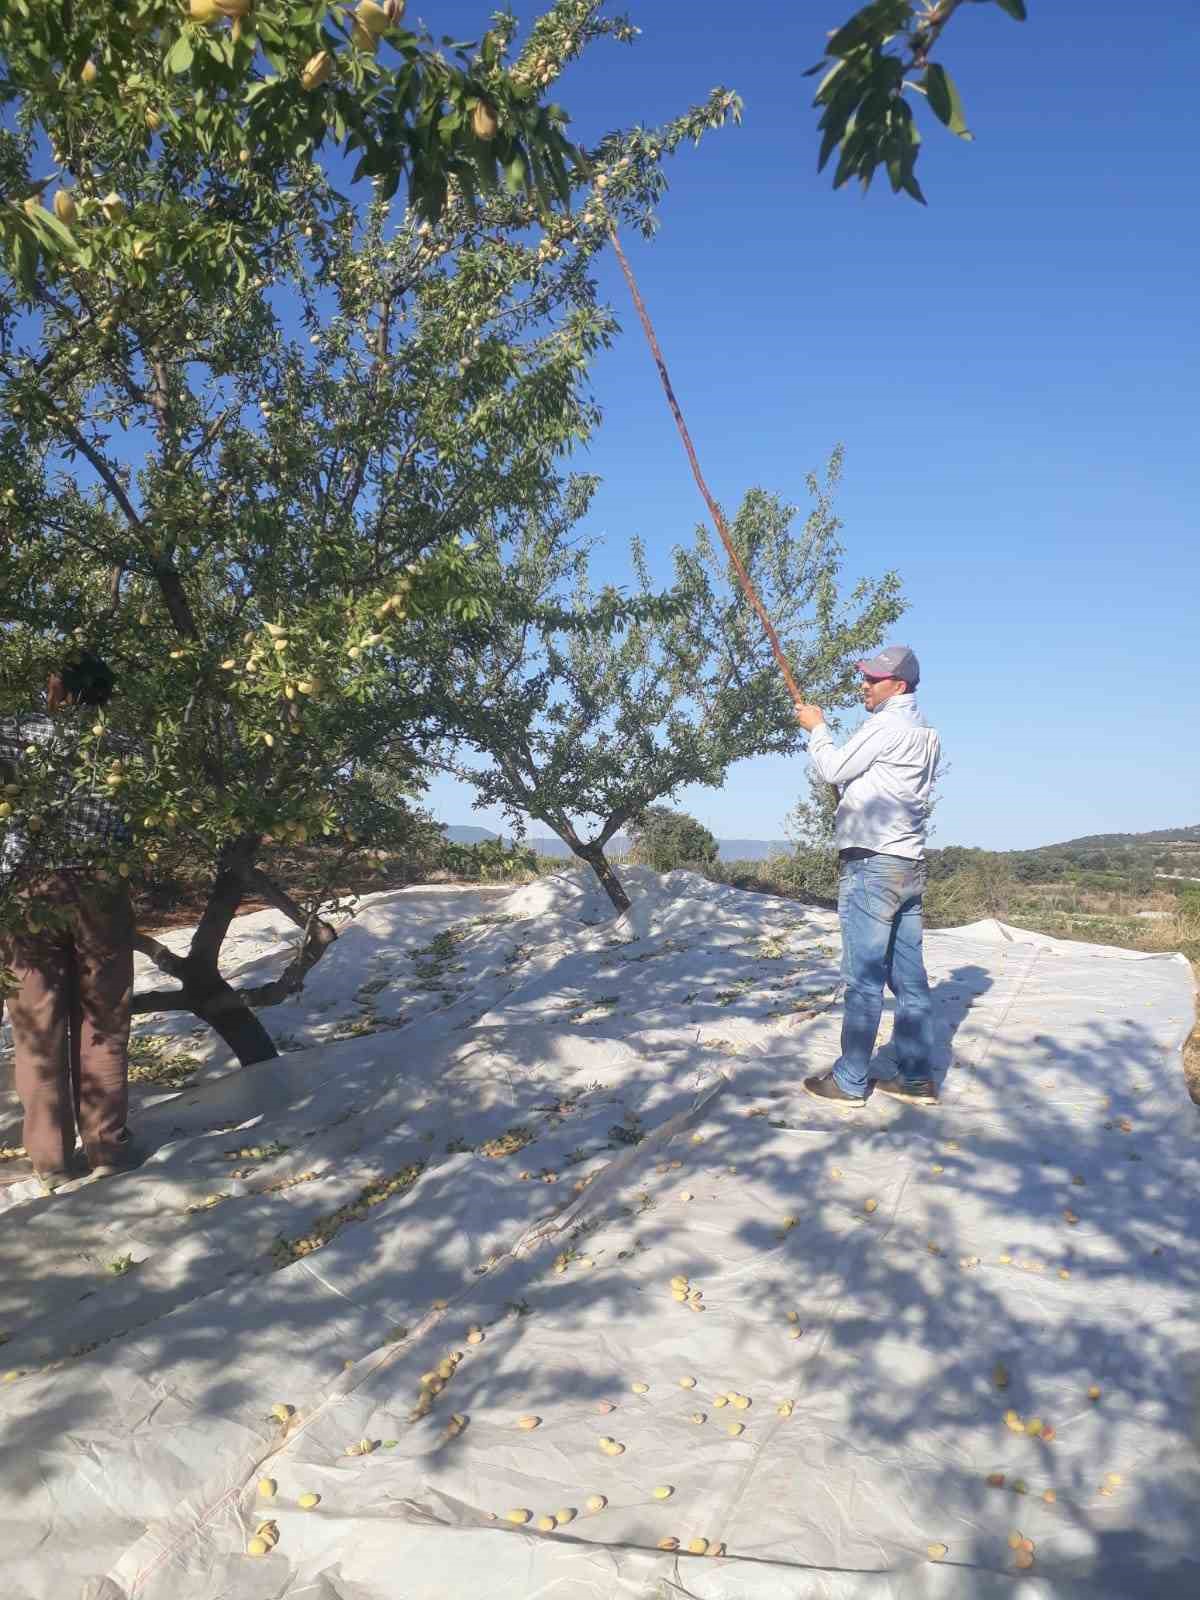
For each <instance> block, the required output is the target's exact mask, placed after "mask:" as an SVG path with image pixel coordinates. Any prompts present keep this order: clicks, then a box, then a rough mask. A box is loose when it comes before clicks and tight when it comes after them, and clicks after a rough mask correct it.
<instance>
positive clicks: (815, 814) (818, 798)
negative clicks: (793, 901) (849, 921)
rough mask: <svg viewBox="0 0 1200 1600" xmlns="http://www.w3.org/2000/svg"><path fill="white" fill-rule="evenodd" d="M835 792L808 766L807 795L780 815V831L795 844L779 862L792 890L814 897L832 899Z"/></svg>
mask: <svg viewBox="0 0 1200 1600" xmlns="http://www.w3.org/2000/svg"><path fill="white" fill-rule="evenodd" d="M837 808H838V792H837V790H836V789H835V788H834V787H833V785H832V784H828V783H825V782H823V781H822V780H821V778H820V777H818V775H817V773H816V772H815V770H814V769H813V768H812V767H810V768H809V771H808V798H807V799H800V800H797V801H796V804H795V805H794V806H793V807H792V809H791V811H789V812H788V814H787V816H786V817H785V818H784V824H783V827H784V832H785V833H786V834H787V836H788V838H789V839H790V840H791V841H792V844H793V845H794V846H795V848H794V850H793V851H792V854H791V855H790V856H786V857H784V859H783V860H782V861H781V863H780V866H781V869H782V873H783V876H784V879H785V881H786V882H787V884H788V886H789V887H790V888H791V889H792V891H793V892H794V893H795V894H798V895H800V896H801V897H805V898H807V897H812V898H813V899H816V900H836V899H837V888H838V857H837V847H836V845H835V843H834V837H833V823H834V818H835V816H836V815H837Z"/></svg>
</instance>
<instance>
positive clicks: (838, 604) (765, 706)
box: [445, 454, 904, 911]
mask: <svg viewBox="0 0 1200 1600" xmlns="http://www.w3.org/2000/svg"><path fill="white" fill-rule="evenodd" d="M840 459H841V458H840V454H836V455H835V456H834V458H833V461H832V462H831V465H830V470H829V473H828V476H827V477H826V479H825V481H824V482H823V483H821V482H818V480H817V479H816V478H815V477H810V478H809V481H808V486H809V491H810V493H811V494H812V496H813V501H814V504H813V508H812V510H811V512H810V513H809V516H808V517H807V519H806V520H805V521H804V523H803V524H802V525H801V526H800V527H799V528H797V527H795V526H794V524H795V521H796V508H795V507H794V506H790V505H786V504H785V503H784V502H783V501H781V500H780V499H778V498H777V497H776V496H775V495H772V494H769V493H767V492H766V491H765V490H763V489H753V490H751V491H750V493H749V494H747V496H746V498H745V500H744V501H743V503H742V506H741V509H740V510H739V512H738V514H737V516H736V517H735V518H734V519H733V522H732V525H731V534H732V538H733V540H734V544H735V548H737V550H738V553H739V556H740V557H741V559H742V561H743V562H744V564H745V566H746V568H747V570H748V571H749V572H750V573H751V576H752V578H753V580H754V583H755V586H756V587H757V589H758V591H759V594H760V596H761V597H762V601H763V604H764V605H765V607H766V609H767V612H768V614H769V615H770V617H771V620H772V623H773V625H774V627H775V629H776V631H777V633H778V635H779V638H780V640H781V642H782V646H783V649H784V650H785V652H786V653H787V655H788V657H789V659H790V661H791V663H792V667H793V670H794V672H795V674H796V677H797V679H798V680H799V682H801V683H803V684H804V685H805V687H806V690H807V692H808V693H809V694H810V695H811V696H812V698H813V699H819V700H820V702H821V704H823V705H825V706H829V707H833V708H835V709H836V708H837V707H839V706H848V705H850V704H851V703H852V702H853V701H854V699H855V698H856V694H857V690H856V683H857V678H856V674H855V670H854V665H853V663H854V661H855V660H856V659H857V658H858V657H860V656H862V655H863V654H864V653H867V652H869V651H870V650H872V649H874V648H875V647H876V646H877V645H878V644H879V642H880V640H881V639H882V638H883V635H884V633H885V632H886V630H887V628H888V627H889V626H890V625H891V623H892V622H894V621H895V619H896V618H897V617H898V616H899V615H900V614H901V612H902V611H903V609H904V603H903V601H902V600H901V599H900V595H899V581H898V579H897V578H896V576H895V574H893V573H887V574H885V575H884V577H882V578H880V579H863V580H862V581H861V582H859V583H858V584H856V585H855V586H854V587H853V588H852V589H851V590H850V591H849V592H848V593H845V594H843V593H841V592H840V591H839V576H840V571H841V561H842V549H841V546H840V545H839V543H838V541H837V537H836V535H837V530H838V527H839V523H838V521H837V519H836V517H835V516H834V514H833V505H832V494H833V489H834V486H835V484H836V481H837V476H838V471H839V468H840ZM592 487H593V485H592V484H591V483H590V482H589V481H588V480H583V479H577V480H575V481H574V482H573V483H572V484H571V485H570V486H569V487H568V489H567V491H566V492H565V493H564V496H563V498H562V500H561V502H560V503H559V505H558V506H557V507H556V508H555V511H554V515H553V516H552V517H549V518H547V517H543V518H541V519H540V520H538V521H535V522H530V523H529V524H527V525H526V527H525V528H524V529H523V530H522V532H521V537H520V539H519V540H518V541H517V542H516V544H515V545H514V546H511V547H509V548H506V549H504V550H503V555H502V557H501V556H499V555H498V560H497V565H498V567H499V566H500V565H501V564H502V565H503V569H504V573H505V582H506V584H507V585H508V586H510V587H509V588H508V589H507V598H506V599H505V601H504V609H505V610H506V612H507V614H508V615H509V617H510V619H511V620H510V621H509V622H508V623H507V624H506V625H503V626H501V627H500V628H499V630H498V631H492V632H490V633H489V634H488V635H487V637H486V638H483V639H481V640H480V642H479V643H478V644H477V645H476V646H475V647H473V648H469V649H464V650H459V651H457V652H456V653H455V660H456V662H457V663H458V666H459V672H460V675H459V680H458V683H457V685H456V690H455V694H454V696H453V701H452V703H451V704H449V705H448V706H447V707H446V712H445V715H446V721H447V726H448V728H451V727H452V728H453V730H454V733H455V751H454V753H453V754H452V755H451V756H450V757H449V758H448V761H447V765H448V766H449V768H450V770H452V771H453V772H455V774H456V775H457V776H458V777H460V778H462V779H463V780H465V781H466V782H468V783H471V784H472V785H473V786H474V787H475V789H476V790H477V792H478V795H479V802H478V803H479V804H480V805H481V806H485V805H497V806H500V807H502V808H503V809H504V811H505V812H506V813H507V814H508V816H509V817H510V818H511V819H512V823H513V826H514V827H515V828H516V829H518V830H522V829H523V828H524V826H525V821H526V819H527V818H529V817H536V818H537V819H538V821H540V822H544V823H546V825H547V826H548V827H550V828H551V829H552V830H553V831H554V833H556V834H557V835H558V837H559V838H560V839H561V840H562V841H563V843H564V844H566V845H567V846H568V848H569V849H570V850H571V851H572V853H573V854H574V855H576V856H578V857H579V859H580V860H581V861H586V862H587V863H588V865H589V866H591V867H592V868H593V869H594V871H595V872H596V874H597V876H598V877H599V879H600V881H601V883H602V884H603V885H604V888H605V890H606V892H607V893H608V896H609V898H610V899H611V900H612V903H613V905H614V906H615V907H616V908H617V910H618V911H624V910H627V909H628V906H629V899H628V896H627V895H626V893H625V891H624V888H623V887H622V885H621V882H620V878H619V877H618V875H617V873H616V872H615V871H614V870H613V867H612V865H611V863H610V862H609V861H608V859H607V857H606V856H605V846H606V845H607V844H608V842H609V841H610V840H611V839H612V838H613V837H614V835H615V834H616V833H617V832H618V831H619V830H620V829H621V828H623V827H625V826H627V825H628V824H629V823H630V822H632V820H633V819H634V818H635V817H638V816H640V815H642V814H643V813H644V812H645V811H646V809H647V807H649V806H652V805H654V804H656V803H657V802H660V801H663V800H665V799H668V798H669V797H670V796H671V795H672V794H674V793H675V792H676V791H678V790H679V789H681V788H683V787H684V786H685V785H688V784H694V783H698V784H703V785H705V786H706V787H709V788H714V789H715V788H719V787H720V786H721V785H722V784H723V783H724V781H725V777H726V774H727V773H728V771H729V768H730V767H731V766H732V764H733V763H734V762H735V761H738V760H742V759H744V758H746V757H749V756H760V755H790V754H791V753H792V752H794V751H795V750H797V749H799V748H800V747H801V744H802V734H801V732H800V728H799V726H798V724H797V722H796V719H795V714H794V711H793V707H792V702H791V699H790V697H789V695H788V692H787V689H786V687H785V685H784V683H783V681H782V679H781V677H780V674H779V671H778V668H777V667H776V664H775V660H774V657H773V655H772V653H771V648H770V645H769V643H768V641H767V638H766V635H765V633H764V631H763V628H762V624H761V622H760V620H759V618H758V617H757V616H756V615H755V613H754V611H753V610H752V609H751V607H750V605H749V604H748V602H747V601H746V599H745V597H744V595H743V594H742V591H741V590H740V588H737V587H736V586H731V584H730V581H729V574H728V570H727V564H726V560H725V557H724V553H723V552H722V551H720V550H719V549H718V548H717V547H716V546H715V544H714V542H713V539H712V537H711V535H710V534H709V532H708V530H707V529H705V528H703V527H701V528H698V529H697V531H696V534H695V541H694V543H693V544H692V545H690V546H688V547H687V548H682V547H680V548H677V549H676V550H675V552H674V566H675V576H674V582H673V583H672V585H671V587H670V589H669V590H667V591H666V592H665V593H661V594H660V593H658V592H656V590H655V587H654V585H653V584H652V583H651V580H650V575H649V570H648V566H647V562H646V557H645V552H644V550H643V549H642V547H641V545H640V544H639V543H637V542H636V541H635V543H634V547H633V561H634V569H635V573H636V577H637V592H636V595H635V596H634V597H633V599H632V601H630V602H628V603H627V604H625V606H624V607H623V608H622V605H621V602H620V597H619V596H617V595H616V594H615V592H613V591H611V590H609V591H605V592H604V593H602V594H599V595H597V594H596V593H595V592H594V591H593V590H592V588H591V587H590V585H589V581H588V565H587V563H588V552H587V548H586V546H581V545H580V544H579V543H578V542H574V541H573V539H572V530H573V528H574V526H575V524H576V523H577V522H578V520H579V518H580V517H581V516H582V515H583V513H584V512H585V511H586V509H587V504H588V500H589V497H590V494H591V490H592ZM470 752H476V753H478V754H482V755H484V756H485V757H487V758H488V764H487V765H486V766H485V767H483V768H480V767H479V766H478V765H477V764H475V762H474V761H473V760H472V759H471V756H470Z"/></svg>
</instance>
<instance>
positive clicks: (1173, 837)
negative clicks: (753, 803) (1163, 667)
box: [446, 822, 1200, 861]
mask: <svg viewBox="0 0 1200 1600" xmlns="http://www.w3.org/2000/svg"><path fill="white" fill-rule="evenodd" d="M446 837H447V839H449V840H451V841H452V843H454V844H482V843H483V842H484V841H485V840H488V839H498V838H500V837H501V835H500V834H498V833H495V832H493V831H492V829H490V828H476V827H470V826H467V825H464V824H462V823H450V824H449V825H448V826H447V828H446ZM505 837H507V835H506V836H505ZM524 843H525V844H526V845H527V846H528V847H529V849H531V850H536V851H537V852H538V854H539V855H543V856H558V857H562V858H566V857H568V856H570V854H571V852H570V851H569V850H568V849H567V847H566V845H565V844H564V843H563V842H562V840H561V839H556V838H553V837H549V838H546V837H541V836H538V837H536V838H533V837H530V838H527V839H525V840H524ZM1163 845H1183V846H1188V845H1191V846H1195V847H1196V848H1200V822H1193V823H1191V824H1189V825H1188V826H1187V827H1184V828H1155V829H1154V830H1153V831H1151V832H1148V833H1088V834H1084V835H1083V836H1082V837H1081V838H1079V839H1067V840H1064V841H1063V842H1062V843H1060V844H1039V845H1035V846H1034V847H1033V853H1039V852H1045V853H1046V854H1052V853H1053V852H1054V851H1056V850H1120V849H1131V848H1137V847H1138V846H1142V847H1145V848H1149V847H1150V846H1159V847H1161V846H1163ZM629 847H630V845H629V840H628V839H627V838H626V837H625V835H624V834H623V833H618V834H617V835H616V836H615V838H613V839H611V840H610V841H609V845H608V852H607V853H608V855H609V856H611V857H612V858H613V859H614V860H619V859H620V857H621V856H623V855H625V854H627V853H628V851H629ZM791 851H792V845H791V844H790V843H789V842H788V840H786V839H718V841H717V852H718V856H719V858H720V859H721V860H722V861H766V860H767V859H768V858H769V857H771V856H774V855H790V854H791ZM1006 853H1007V854H1010V855H1027V854H1029V853H1030V852H1029V851H1023V850H1015V851H1008V852H1006Z"/></svg>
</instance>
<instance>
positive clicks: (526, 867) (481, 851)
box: [441, 839, 539, 883]
mask: <svg viewBox="0 0 1200 1600" xmlns="http://www.w3.org/2000/svg"><path fill="white" fill-rule="evenodd" d="M441 865H442V867H443V868H444V869H445V871H447V872H450V873H453V875H454V876H455V877H456V878H466V879H467V880H468V881H469V882H472V883H507V882H511V881H512V880H513V879H515V878H528V877H532V876H534V875H535V874H536V873H537V872H538V870H539V867H538V857H537V855H536V853H535V852H534V851H533V850H530V849H529V848H528V847H527V846H525V845H522V844H516V843H513V844H506V843H505V841H504V840H503V839H481V840H480V841H479V843H478V844H455V843H453V842H452V841H450V840H447V842H446V844H445V846H444V847H443V850H442V860H441Z"/></svg>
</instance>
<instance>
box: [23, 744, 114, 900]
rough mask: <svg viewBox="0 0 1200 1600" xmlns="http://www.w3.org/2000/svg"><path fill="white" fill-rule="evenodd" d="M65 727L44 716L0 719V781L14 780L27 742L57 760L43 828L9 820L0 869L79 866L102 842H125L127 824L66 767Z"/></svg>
mask: <svg viewBox="0 0 1200 1600" xmlns="http://www.w3.org/2000/svg"><path fill="white" fill-rule="evenodd" d="M71 742H72V741H71V740H70V732H69V728H67V727H64V728H62V729H60V728H59V726H57V725H56V724H55V722H54V721H53V720H52V719H51V718H50V717H47V716H42V715H35V716H27V717H8V718H5V719H3V720H0V782H3V783H11V782H13V781H14V779H16V780H18V781H19V775H20V768H21V762H22V760H23V759H24V757H25V752H26V750H27V749H28V748H29V746H30V745H48V746H51V747H53V748H54V751H55V754H56V755H60V756H61V757H62V758H63V759H62V762H61V777H60V782H59V791H58V795H57V797H56V798H55V799H54V801H53V803H52V806H51V813H50V816H49V817H48V822H49V826H48V828H47V829H46V831H45V833H44V834H42V833H39V834H37V835H36V836H34V835H31V834H29V833H28V832H27V831H26V830H25V829H24V828H22V827H21V826H20V823H19V821H18V819H16V818H14V819H12V820H11V821H10V822H9V823H8V824H7V825H6V826H5V827H4V828H3V833H2V836H0V871H2V872H4V873H6V874H7V873H10V872H12V871H14V870H15V869H16V868H17V867H18V866H33V865H38V866H45V867H47V868H54V867H68V866H82V865H84V864H85V863H86V860H87V858H88V857H89V856H92V855H94V854H96V853H98V852H102V851H103V850H104V848H105V846H107V845H112V844H127V843H128V842H129V840H130V838H131V837H132V835H131V832H130V829H129V826H128V824H127V823H126V822H125V821H124V819H123V817H122V816H121V814H120V813H119V812H118V811H116V810H114V809H113V807H112V806H111V805H110V804H109V802H108V800H107V799H106V798H105V797H104V796H103V795H102V793H101V792H100V791H99V790H98V789H97V788H96V786H95V785H94V783H92V782H89V781H88V780H87V779H83V780H80V779H79V778H78V777H77V776H76V775H75V774H74V773H73V771H72V770H71V767H72V763H71V762H70V760H69V757H70V753H71V752H70V743H71Z"/></svg>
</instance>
